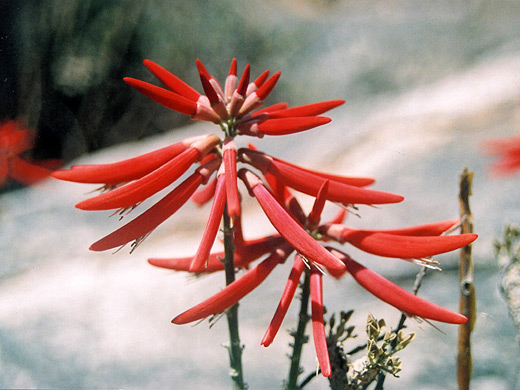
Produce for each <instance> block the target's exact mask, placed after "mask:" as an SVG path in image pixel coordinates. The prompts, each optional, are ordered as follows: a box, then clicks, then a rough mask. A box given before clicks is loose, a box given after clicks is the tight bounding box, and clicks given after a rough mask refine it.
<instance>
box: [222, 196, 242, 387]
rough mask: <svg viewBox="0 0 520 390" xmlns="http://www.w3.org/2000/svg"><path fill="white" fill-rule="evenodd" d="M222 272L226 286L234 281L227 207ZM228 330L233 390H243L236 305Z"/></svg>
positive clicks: (232, 309) (231, 311)
mask: <svg viewBox="0 0 520 390" xmlns="http://www.w3.org/2000/svg"><path fill="white" fill-rule="evenodd" d="M223 224H224V270H225V274H226V285H229V284H231V283H233V281H234V280H235V265H234V263H233V259H234V252H235V246H234V245H233V229H232V227H231V219H230V218H229V216H228V214H227V205H226V207H225V208H224V216H223ZM226 317H227V322H228V329H229V348H228V351H229V366H230V368H231V373H230V375H231V379H232V380H233V389H234V390H244V389H245V388H246V387H245V386H244V377H243V372H242V345H241V344H240V335H239V332H238V303H237V304H236V305H234V306H233V307H231V308H230V309H229V310H228V311H227V312H226Z"/></svg>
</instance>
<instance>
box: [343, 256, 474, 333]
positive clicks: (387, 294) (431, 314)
mask: <svg viewBox="0 0 520 390" xmlns="http://www.w3.org/2000/svg"><path fill="white" fill-rule="evenodd" d="M334 255H335V256H337V257H338V258H340V259H341V260H342V261H343V262H344V263H345V265H346V266H347V270H348V272H349V273H350V274H351V275H352V277H353V278H354V279H355V280H356V282H358V283H359V284H360V285H361V286H362V287H363V288H364V289H365V290H367V291H368V292H370V293H371V294H373V295H375V296H376V297H377V298H379V299H381V300H382V301H384V302H386V303H388V304H389V305H392V306H394V307H395V308H397V309H399V310H400V311H402V312H404V313H406V314H409V315H413V316H417V317H421V318H425V319H428V320H433V321H439V322H446V323H448V324H464V323H465V322H466V321H467V320H468V319H467V318H466V317H464V316H463V315H462V314H459V313H456V312H453V311H451V310H448V309H445V308H443V307H441V306H438V305H435V304H434V303H431V302H428V301H427V300H425V299H422V298H419V297H418V296H417V295H414V294H412V293H411V292H409V291H406V290H405V289H403V288H401V287H399V286H397V285H395V284H394V283H392V282H390V281H389V280H387V279H385V278H384V277H382V276H381V275H379V274H377V273H375V272H374V271H371V270H369V269H368V268H365V267H364V266H362V265H361V264H359V263H357V262H355V261H354V260H352V259H351V258H350V256H348V255H346V254H344V253H342V252H340V251H337V250H335V251H334Z"/></svg>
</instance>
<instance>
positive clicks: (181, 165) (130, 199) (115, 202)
mask: <svg viewBox="0 0 520 390" xmlns="http://www.w3.org/2000/svg"><path fill="white" fill-rule="evenodd" d="M219 141H220V139H219V138H218V137H217V136H214V135H209V136H206V137H205V138H203V139H201V140H198V141H196V142H194V143H193V144H191V145H190V147H189V148H188V149H186V150H185V151H184V152H182V153H181V154H179V155H178V156H176V157H174V158H173V159H171V160H170V161H168V162H167V163H166V164H164V165H162V166H161V167H159V168H157V169H156V170H154V171H152V172H150V173H149V174H147V175H145V176H143V177H142V178H140V179H138V180H136V181H134V182H132V183H130V184H127V185H125V186H122V187H118V188H116V189H115V190H112V191H109V192H105V193H102V194H100V195H98V196H95V197H93V198H90V199H86V200H84V201H81V202H79V203H78V204H77V205H76V207H77V208H79V209H82V210H110V209H118V208H125V207H131V206H133V205H135V204H137V203H139V202H142V201H143V200H145V199H146V198H149V197H150V196H152V195H153V194H155V193H157V192H159V191H160V190H162V189H163V188H165V187H166V186H168V185H170V184H171V183H173V182H174V181H175V180H177V179H178V178H179V177H181V176H182V174H183V173H184V172H186V171H187V170H188V168H189V167H190V166H191V165H192V164H193V163H194V162H195V161H197V160H200V159H201V158H202V157H204V156H205V155H206V154H207V153H208V152H209V151H211V149H213V148H214V147H215V146H216V145H217V144H218V143H219Z"/></svg>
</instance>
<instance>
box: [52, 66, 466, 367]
mask: <svg viewBox="0 0 520 390" xmlns="http://www.w3.org/2000/svg"><path fill="white" fill-rule="evenodd" d="M144 64H145V66H146V67H147V68H148V69H149V70H150V71H151V72H152V73H153V74H154V75H155V76H156V77H157V78H158V79H159V80H160V81H161V83H162V84H163V85H164V87H165V88H162V87H158V86H155V85H152V84H149V83H146V82H143V81H140V80H135V79H132V78H125V81H126V83H127V84H129V85H130V86H132V87H133V88H135V89H137V90H138V91H139V92H141V93H143V94H144V95H146V96H148V97H150V98H151V99H153V100H155V101H156V102H158V103H160V104H162V105H164V106H166V107H168V108H170V109H173V110H175V111H178V112H181V113H183V114H187V115H190V116H191V117H192V118H193V119H198V120H203V121H209V122H213V123H215V124H217V125H219V126H220V128H221V129H222V131H223V132H224V137H223V139H221V138H220V137H218V136H216V135H213V134H208V135H204V136H200V137H194V138H189V139H186V140H184V141H182V142H179V143H176V144H173V145H170V146H167V147H165V148H162V149H159V150H157V151H153V152H150V153H147V154H144V155H141V156H138V157H135V158H132V159H129V160H125V161H121V162H118V163H114V164H106V165H80V166H73V167H71V169H69V170H64V171H59V172H55V173H54V174H53V176H54V177H56V178H58V179H62V180H69V181H74V182H81V183H97V184H102V185H103V189H104V190H106V191H104V192H103V193H101V194H99V195H97V196H94V197H93V198H90V199H87V200H84V201H82V202H80V203H78V204H77V205H76V207H78V208H80V209H83V210H109V209H115V210H119V211H120V212H126V211H128V210H132V209H134V208H135V207H136V206H137V205H139V204H140V203H141V202H142V201H144V200H145V199H147V198H149V197H150V196H152V195H153V194H155V193H157V192H159V191H160V190H162V189H164V188H166V187H167V186H169V185H170V184H172V183H173V182H174V181H176V180H177V179H179V178H180V177H181V176H182V175H183V174H184V173H186V172H187V171H188V170H189V169H190V168H192V167H193V168H194V169H193V173H191V174H190V175H189V176H188V177H187V178H186V179H185V180H184V181H183V182H182V183H180V184H178V185H177V186H176V187H175V188H174V189H173V190H172V191H171V192H170V193H168V194H167V195H166V196H164V197H163V198H162V199H161V200H159V201H158V202H157V203H156V204H155V205H153V206H151V207H150V208H149V209H148V210H146V211H144V212H143V213H142V214H140V215H139V216H137V217H136V218H135V219H133V220H132V221H130V222H128V223H127V224H125V225H124V226H122V227H121V228H119V229H117V230H116V231H114V232H113V233H111V234H109V235H107V236H106V237H104V238H102V239H100V240H99V241H97V242H95V243H94V244H93V245H92V246H91V249H92V250H95V251H102V250H107V249H112V248H117V247H120V246H123V245H125V244H127V243H129V242H133V243H132V246H133V247H134V248H135V245H137V244H139V243H140V242H142V240H143V239H144V238H146V237H147V236H148V235H149V234H150V233H151V232H152V231H153V230H154V229H155V228H157V227H158V226H159V225H160V224H161V223H162V222H164V221H165V220H166V219H167V218H169V217H170V216H171V215H173V214H174V213H175V212H176V211H177V210H178V209H179V208H180V207H182V206H183V205H184V204H185V203H186V202H187V201H188V200H189V199H190V198H191V199H192V200H193V201H194V202H195V203H196V204H199V205H202V204H205V203H207V202H209V201H211V200H212V206H211V210H210V213H209V218H208V222H207V225H206V228H205V229H204V232H203V234H202V240H201V243H200V246H199V248H198V250H197V252H196V254H195V255H194V256H192V257H189V258H169V259H149V262H150V263H151V264H153V265H155V266H159V267H164V268H169V269H173V270H177V271H188V272H192V273H197V274H199V273H207V272H215V271H219V270H222V269H224V264H223V262H222V261H221V259H222V258H223V257H224V252H216V253H211V252H210V251H211V248H212V246H213V243H214V241H215V239H216V236H217V233H218V230H219V226H220V222H221V220H222V218H223V216H224V214H227V217H229V218H230V219H231V221H232V223H233V244H234V247H235V251H234V258H233V260H234V266H235V267H237V268H245V269H248V271H247V272H245V273H244V274H243V275H242V276H241V277H240V278H239V279H237V280H236V281H234V282H232V283H231V284H229V285H228V286H226V287H225V288H224V289H222V290H221V291H219V292H218V293H216V294H215V295H213V296H212V297H210V298H209V299H207V300H205V301H204V302H202V303H200V304H198V305H196V306H195V307H193V308H191V309H189V310H187V311H185V312H184V313H182V314H180V315H178V316H177V317H175V318H174V319H173V321H172V322H173V323H175V324H185V323H189V322H193V321H197V320H200V319H202V318H205V317H208V316H210V315H213V314H216V313H219V312H222V311H224V310H226V309H227V308H229V307H231V306H233V305H234V304H235V303H237V302H238V301H239V300H240V299H241V298H243V297H244V296H245V295H247V294H248V293H249V292H251V291H252V290H253V289H255V288H256V287H257V286H258V285H259V284H261V283H262V281H263V280H265V278H266V277H267V276H268V275H269V274H270V272H271V271H272V270H273V269H274V267H276V266H277V265H279V264H283V263H284V262H285V261H286V259H287V258H288V257H289V256H290V255H291V253H293V252H295V253H296V254H295V256H294V260H293V264H292V268H291V271H290V273H289V277H288V280H287V284H286V286H285V289H284V292H283V294H282V298H281V300H280V304H279V306H278V308H277V309H276V311H275V314H274V317H273V320H272V322H271V324H270V325H269V327H268V330H267V332H266V334H265V336H264V338H263V340H262V344H263V345H265V346H268V345H269V344H271V343H272V341H273V339H274V337H275V335H276V333H277V331H278V329H279V328H280V326H281V323H282V320H283V318H284V316H285V313H286V312H287V309H288V307H289V304H290V303H291V301H292V299H293V296H294V294H295V291H296V288H297V286H298V283H299V280H300V278H301V276H302V274H303V273H304V272H305V273H307V274H308V275H309V279H310V295H311V303H312V305H311V306H312V328H313V336H314V344H315V348H316V355H317V357H318V361H319V363H320V366H321V370H322V373H323V375H325V376H330V374H331V369H330V362H329V356H328V352H327V344H326V338H325V330H324V323H323V294H322V279H323V275H324V274H325V272H328V273H329V274H331V275H332V276H334V277H336V278H339V277H341V276H343V275H344V274H346V273H349V274H350V275H351V276H352V277H353V278H354V279H355V280H356V281H357V282H358V283H359V284H360V285H361V286H362V287H364V288H365V289H366V290H368V291H369V292H370V293H372V294H374V295H375V296H376V297H378V298H379V299H381V300H383V301H385V302H387V303H389V304H391V305H393V306H395V307H396V308H398V309H399V310H401V311H403V312H405V313H407V314H409V315H413V316H418V317H422V318H426V319H431V320H436V321H442V322H447V323H455V324H460V323H464V322H465V321H466V318H465V317H464V316H462V315H460V314H458V313H455V312H452V311H449V310H447V309H444V308H441V307H439V306H437V305H435V304H433V303H430V302H428V301H425V300H424V299H421V298H418V297H416V296H415V295H413V294H412V293H409V292H407V291H406V290H404V289H402V288H400V287H398V286H396V285H394V284H393V283H392V282H390V281H388V280H386V279H385V278H383V277H382V276H380V275H378V274H376V273H375V272H373V271H371V270H369V269H367V268H365V267H364V266H362V265H361V264H359V263H357V262H356V261H354V260H353V259H352V258H350V257H349V256H348V255H347V254H346V253H344V252H343V251H340V250H339V249H337V248H335V247H333V246H330V245H329V244H328V243H329V242H336V243H339V244H344V243H349V244H351V245H354V246H356V247H358V248H360V249H362V250H363V251H365V252H368V253H372V254H376V255H379V256H385V257H396V258H404V259H408V260H411V261H414V262H419V263H422V264H426V265H427V266H430V267H435V265H436V262H435V261H433V260H432V259H431V258H430V257H431V256H433V255H436V254H439V253H444V252H448V251H452V250H454V249H457V248H460V247H462V246H465V245H468V244H469V243H471V242H472V241H474V240H475V239H476V235H474V234H461V235H452V236H448V235H444V234H443V233H444V232H446V231H447V230H449V229H450V228H451V227H452V226H453V225H455V224H456V223H457V221H444V222H439V223H433V224H428V225H420V226H414V227H409V228H403V229H398V230H356V229H352V228H349V227H347V226H346V225H344V224H343V220H344V218H345V216H346V209H347V208H348V207H349V206H351V205H360V204H364V205H378V204H389V203H397V202H401V201H402V200H403V197H402V196H400V195H396V194H392V193H388V192H382V191H376V190H371V189H367V188H366V187H367V186H368V185H370V184H372V183H373V182H374V180H373V179H371V178H362V177H346V176H339V175H332V174H327V173H324V172H320V171H314V170H309V169H305V168H302V167H299V166H297V165H294V164H292V163H289V162H287V161H284V160H281V159H279V158H276V157H273V156H270V155H269V154H267V153H264V152H262V151H260V150H258V149H257V148H256V147H255V146H254V145H252V144H249V145H248V146H247V147H242V148H237V146H236V144H235V138H236V136H238V135H247V136H253V137H258V138H262V137H263V136H264V135H270V136H278V135H285V134H292V133H297V132H301V131H304V130H308V129H311V128H314V127H316V126H320V125H323V124H325V123H328V122H329V121H330V119H329V118H327V117H323V116H321V114H323V113H324V112H326V111H328V110H330V109H332V108H335V107H337V106H339V105H340V104H342V103H343V102H344V101H343V100H331V101H326V102H320V103H314V104H308V105H304V106H298V107H291V108H289V107H288V105H287V104H286V103H279V104H274V105H271V106H268V107H265V108H263V109H259V107H260V106H261V105H262V104H263V102H264V100H265V99H266V98H267V96H268V95H269V93H270V92H271V90H272V89H273V87H274V86H275V84H276V82H277V81H278V79H279V77H280V72H276V73H274V74H273V75H272V76H271V77H269V71H266V72H264V73H262V74H261V75H260V76H259V77H258V78H256V79H255V80H254V81H252V82H250V67H249V65H247V66H246V67H245V69H244V71H243V73H242V75H241V77H240V79H239V78H238V76H237V65H236V60H235V59H234V60H233V61H232V63H231V67H230V70H229V74H228V76H227V78H226V82H225V84H224V88H222V87H221V85H220V84H219V83H218V81H217V80H216V79H215V78H214V77H213V76H211V74H210V73H209V72H208V71H207V70H206V68H205V67H204V66H203V65H202V63H201V62H200V61H198V60H197V67H198V70H199V75H200V80H201V83H202V88H203V90H204V93H205V94H204V95H203V94H201V93H199V92H198V91H196V90H195V89H193V88H192V87H190V86H189V85H188V84H186V83H185V82H183V81H182V80H180V79H179V78H178V77H176V76H175V75H173V74H172V73H170V72H168V71H167V70H165V69H164V68H162V67H160V66H159V65H157V64H155V63H153V62H152V61H149V60H145V61H144ZM239 164H240V167H239ZM255 172H257V173H259V174H261V177H259V176H258V174H256V173H255ZM238 180H240V181H242V182H243V183H244V184H245V186H246V188H247V190H248V192H249V195H250V196H252V197H254V198H256V200H257V201H258V203H259V205H260V206H261V208H262V209H263V211H264V212H265V214H266V216H267V217H268V218H269V220H270V221H271V223H272V225H273V227H274V228H275V229H276V230H277V234H274V235H272V236H268V237H261V238H258V239H245V238H244V236H243V234H242V219H241V214H242V213H241V203H240V200H241V196H240V194H239V190H238V186H237V183H238ZM204 184H205V186H203V187H201V186H202V185H204ZM199 187H200V188H199ZM292 190H296V191H298V192H302V193H304V194H307V195H310V196H312V197H314V198H315V203H314V206H313V208H312V210H311V211H310V212H309V213H308V214H306V213H305V212H304V211H303V208H302V207H301V205H300V204H299V202H298V201H297V199H296V198H295V197H294V195H293V193H292ZM327 201H329V202H333V203H336V204H338V205H340V206H341V207H340V211H339V212H338V215H337V216H336V217H334V218H333V219H332V220H330V221H327V222H326V223H322V222H321V221H320V219H321V218H320V216H321V213H322V210H323V208H324V205H325V203H326V202H327ZM322 243H324V244H326V245H324V244H323V245H322ZM263 256H267V257H266V258H265V259H264V260H263V261H261V262H260V263H259V264H257V265H255V266H254V267H252V268H250V264H251V263H252V262H254V261H255V260H258V259H260V258H262V257H263ZM249 268H250V269H249Z"/></svg>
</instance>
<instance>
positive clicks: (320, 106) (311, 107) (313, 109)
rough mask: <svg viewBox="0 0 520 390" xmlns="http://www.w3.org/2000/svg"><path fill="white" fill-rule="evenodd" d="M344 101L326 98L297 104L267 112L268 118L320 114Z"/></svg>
mask: <svg viewBox="0 0 520 390" xmlns="http://www.w3.org/2000/svg"><path fill="white" fill-rule="evenodd" d="M343 103H345V100H328V101H325V102H319V103H311V104H306V105H304V106H297V107H291V108H287V109H285V110H279V111H274V112H270V113H269V118H270V119H274V118H293V117H302V116H315V115H321V114H323V113H325V112H327V111H329V110H332V109H333V108H336V107H338V106H340V105H342V104H343Z"/></svg>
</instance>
